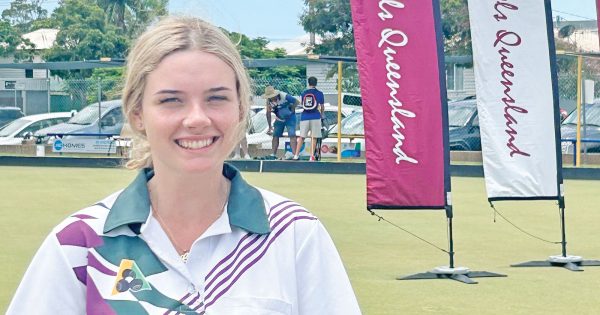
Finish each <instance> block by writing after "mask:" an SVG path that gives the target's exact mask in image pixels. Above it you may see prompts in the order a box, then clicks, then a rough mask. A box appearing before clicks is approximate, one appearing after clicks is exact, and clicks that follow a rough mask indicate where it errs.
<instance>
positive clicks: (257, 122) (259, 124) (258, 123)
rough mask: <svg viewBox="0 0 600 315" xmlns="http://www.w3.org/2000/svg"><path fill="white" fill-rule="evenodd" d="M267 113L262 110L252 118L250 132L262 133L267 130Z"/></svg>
mask: <svg viewBox="0 0 600 315" xmlns="http://www.w3.org/2000/svg"><path fill="white" fill-rule="evenodd" d="M268 128H269V127H268V126H267V115H265V112H264V111H261V112H259V113H257V114H255V115H254V116H252V118H251V119H250V130H249V133H251V134H252V133H260V132H263V131H265V130H267V129H268Z"/></svg>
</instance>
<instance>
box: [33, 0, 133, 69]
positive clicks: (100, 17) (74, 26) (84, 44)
mask: <svg viewBox="0 0 600 315" xmlns="http://www.w3.org/2000/svg"><path fill="white" fill-rule="evenodd" d="M51 21H52V23H51V24H52V25H53V27H55V28H57V29H59V30H60V31H59V32H58V35H57V37H56V42H55V43H54V46H53V47H52V48H51V49H50V50H49V51H47V52H46V54H45V59H46V60H48V61H80V60H90V59H91V60H98V59H100V58H101V57H112V58H125V54H126V51H127V48H128V45H129V44H128V40H127V38H126V37H125V36H123V35H121V34H119V32H118V30H117V28H116V27H115V26H113V25H111V24H109V23H107V22H106V15H105V14H104V11H103V10H102V9H101V8H100V7H98V5H97V4H95V3H93V2H90V1H87V0H63V1H62V2H61V4H60V6H59V7H58V8H56V10H55V11H54V12H53V13H52V16H51ZM90 74H91V72H90V71H85V72H81V73H80V76H83V77H87V76H89V75H90ZM72 75H73V74H66V73H62V76H67V77H71V76H72Z"/></svg>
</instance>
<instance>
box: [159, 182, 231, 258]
mask: <svg viewBox="0 0 600 315" xmlns="http://www.w3.org/2000/svg"><path fill="white" fill-rule="evenodd" d="M230 188H231V187H230V185H226V188H225V200H224V201H223V205H222V206H221V211H219V212H218V216H216V217H215V219H214V220H216V219H217V218H218V217H219V216H221V214H222V213H223V211H224V209H225V205H226V204H227V200H228V199H229V190H230ZM148 193H149V194H150V195H151V191H150V187H148ZM150 199H152V198H150ZM150 203H151V204H152V205H153V206H152V213H153V214H154V216H155V217H156V219H157V220H158V223H159V224H160V226H161V227H162V228H163V230H164V231H165V233H166V234H167V237H168V238H169V240H170V241H171V244H173V247H175V250H176V251H177V254H179V257H180V258H181V260H183V262H184V263H187V261H188V256H189V254H190V250H191V248H188V249H185V248H181V247H180V246H179V245H177V243H176V242H175V237H174V236H173V233H171V230H170V229H169V227H168V225H167V224H166V223H165V220H164V219H163V218H162V217H161V216H160V214H159V213H158V207H157V206H156V203H154V202H152V200H150ZM214 220H213V222H214Z"/></svg>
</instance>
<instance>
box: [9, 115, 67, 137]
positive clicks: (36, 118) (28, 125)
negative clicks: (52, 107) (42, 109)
mask: <svg viewBox="0 0 600 315" xmlns="http://www.w3.org/2000/svg"><path fill="white" fill-rule="evenodd" d="M69 118H71V113H70V112H58V113H47V114H39V115H30V116H24V117H21V118H19V119H17V120H13V121H12V122H11V123H9V124H8V125H6V126H4V127H3V128H2V129H0V145H19V144H22V143H23V140H25V139H26V138H28V137H31V136H33V134H34V133H35V132H36V131H38V130H40V129H43V128H46V127H50V126H54V125H56V124H59V123H63V122H65V121H67V120H69Z"/></svg>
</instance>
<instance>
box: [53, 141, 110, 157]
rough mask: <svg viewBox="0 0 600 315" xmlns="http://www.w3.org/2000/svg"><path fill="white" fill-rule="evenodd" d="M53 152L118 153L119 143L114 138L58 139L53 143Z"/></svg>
mask: <svg viewBox="0 0 600 315" xmlns="http://www.w3.org/2000/svg"><path fill="white" fill-rule="evenodd" d="M52 152H65V153H66V152H69V153H102V154H108V153H111V154H113V153H117V144H116V142H115V140H112V139H86V138H79V139H77V138H67V139H56V140H54V143H53V144H52Z"/></svg>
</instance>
